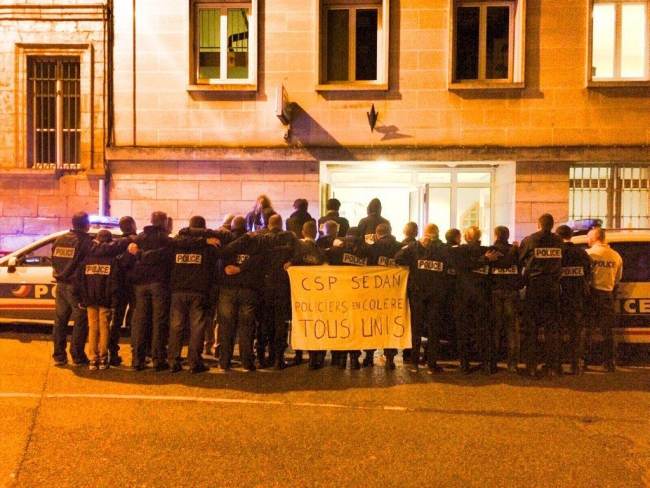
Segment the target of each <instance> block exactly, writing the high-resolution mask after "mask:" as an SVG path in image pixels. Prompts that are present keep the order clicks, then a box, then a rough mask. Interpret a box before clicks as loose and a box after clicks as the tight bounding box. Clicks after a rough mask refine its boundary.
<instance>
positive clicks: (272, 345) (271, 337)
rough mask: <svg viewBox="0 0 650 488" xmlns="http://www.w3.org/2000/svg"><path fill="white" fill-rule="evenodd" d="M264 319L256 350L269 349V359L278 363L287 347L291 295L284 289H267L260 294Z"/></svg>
mask: <svg viewBox="0 0 650 488" xmlns="http://www.w3.org/2000/svg"><path fill="white" fill-rule="evenodd" d="M262 297H263V298H262V301H263V303H264V319H263V322H262V324H261V327H260V330H259V331H258V334H257V349H258V351H259V350H263V349H264V348H265V347H266V346H267V345H268V347H269V357H271V358H274V359H275V360H276V361H279V360H280V359H281V358H282V357H283V356H284V351H285V350H286V349H287V347H288V343H287V338H288V332H289V325H288V321H289V320H291V294H290V291H289V290H288V289H284V288H267V289H265V290H264V292H263V294H262Z"/></svg>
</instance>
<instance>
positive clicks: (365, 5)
mask: <svg viewBox="0 0 650 488" xmlns="http://www.w3.org/2000/svg"><path fill="white" fill-rule="evenodd" d="M388 11H389V6H388V0H383V1H372V0H371V1H365V2H353V1H346V2H340V1H339V2H338V3H334V2H332V1H330V0H323V1H322V8H321V21H320V25H321V47H320V83H321V84H322V85H327V84H330V85H337V84H356V85H359V86H364V85H370V87H372V88H377V85H385V84H387V78H388V74H387V70H388ZM382 88H384V87H382Z"/></svg>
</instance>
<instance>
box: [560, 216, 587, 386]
mask: <svg viewBox="0 0 650 488" xmlns="http://www.w3.org/2000/svg"><path fill="white" fill-rule="evenodd" d="M555 233H556V234H557V235H558V236H560V237H561V238H562V240H563V241H564V243H563V245H562V278H561V280H560V286H561V292H560V316H561V322H562V331H561V336H562V337H563V336H565V335H568V336H569V360H570V364H571V373H572V374H580V373H581V372H582V369H583V366H584V361H583V359H584V340H585V327H584V312H585V304H586V300H587V296H588V294H589V286H590V282H591V259H590V258H589V254H587V252H586V251H585V250H584V249H582V248H581V247H579V246H576V245H575V244H574V243H573V242H571V237H572V236H573V231H572V230H571V227H569V226H568V225H560V226H558V228H557V229H555ZM559 371H560V369H558V372H559Z"/></svg>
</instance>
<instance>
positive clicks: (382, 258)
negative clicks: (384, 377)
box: [363, 235, 402, 369]
mask: <svg viewBox="0 0 650 488" xmlns="http://www.w3.org/2000/svg"><path fill="white" fill-rule="evenodd" d="M400 249H402V245H401V244H400V243H399V242H397V239H395V236H392V235H384V236H381V237H379V238H378V239H377V240H375V243H374V244H373V245H372V246H370V247H369V248H368V254H369V258H370V259H369V261H368V264H369V265H370V266H396V265H397V263H396V262H395V255H396V254H397V253H398V251H399V250H400ZM374 354H375V351H374V349H368V350H366V357H365V358H364V359H363V365H364V366H372V365H373V357H374ZM395 356H397V349H394V348H388V349H384V357H385V358H386V367H387V368H388V369H394V368H395Z"/></svg>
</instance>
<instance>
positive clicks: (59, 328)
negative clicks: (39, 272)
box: [52, 283, 88, 363]
mask: <svg viewBox="0 0 650 488" xmlns="http://www.w3.org/2000/svg"><path fill="white" fill-rule="evenodd" d="M72 290H73V286H72V285H71V284H69V283H57V285H56V298H55V299H54V314H55V315H54V328H53V329H52V340H53V342H54V354H52V357H53V358H54V360H55V361H65V360H67V358H68V355H67V353H66V347H67V338H68V322H69V321H70V318H72V320H73V321H74V327H73V329H72V340H71V341H70V356H72V361H74V362H75V363H83V362H85V361H87V360H88V357H87V356H86V352H85V350H84V349H85V348H86V340H87V339H88V315H87V314H86V309H84V308H79V306H78V304H77V303H76V300H75V299H74V296H73V293H72Z"/></svg>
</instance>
